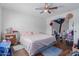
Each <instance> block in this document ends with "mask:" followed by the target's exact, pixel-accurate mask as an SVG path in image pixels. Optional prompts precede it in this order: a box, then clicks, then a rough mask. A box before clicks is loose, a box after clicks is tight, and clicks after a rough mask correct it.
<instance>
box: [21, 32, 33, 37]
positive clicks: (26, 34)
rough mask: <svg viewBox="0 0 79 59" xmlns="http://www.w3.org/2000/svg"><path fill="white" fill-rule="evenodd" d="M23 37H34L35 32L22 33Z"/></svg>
mask: <svg viewBox="0 0 79 59" xmlns="http://www.w3.org/2000/svg"><path fill="white" fill-rule="evenodd" d="M20 34H21V36H30V35H33V32H20Z"/></svg>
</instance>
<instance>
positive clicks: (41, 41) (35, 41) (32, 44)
mask: <svg viewBox="0 0 79 59" xmlns="http://www.w3.org/2000/svg"><path fill="white" fill-rule="evenodd" d="M55 41H56V39H55V36H52V35H47V34H42V33H39V34H32V35H21V38H20V43H21V44H22V45H23V46H24V48H25V50H26V51H27V52H28V53H29V55H30V56H31V55H35V54H36V53H38V52H40V51H39V49H41V48H43V47H46V46H48V45H50V44H51V43H53V42H55Z"/></svg>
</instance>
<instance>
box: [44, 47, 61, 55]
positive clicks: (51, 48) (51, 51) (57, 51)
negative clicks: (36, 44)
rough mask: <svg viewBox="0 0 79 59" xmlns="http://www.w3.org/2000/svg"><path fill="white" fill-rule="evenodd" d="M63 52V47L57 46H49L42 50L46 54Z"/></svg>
mask: <svg viewBox="0 0 79 59" xmlns="http://www.w3.org/2000/svg"><path fill="white" fill-rule="evenodd" d="M61 52H62V49H60V48H57V47H49V48H47V49H46V50H44V51H43V52H42V54H43V55H44V56H59V55H60V54H61Z"/></svg>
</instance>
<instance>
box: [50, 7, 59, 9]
mask: <svg viewBox="0 0 79 59" xmlns="http://www.w3.org/2000/svg"><path fill="white" fill-rule="evenodd" d="M57 8H58V7H52V8H49V9H57Z"/></svg>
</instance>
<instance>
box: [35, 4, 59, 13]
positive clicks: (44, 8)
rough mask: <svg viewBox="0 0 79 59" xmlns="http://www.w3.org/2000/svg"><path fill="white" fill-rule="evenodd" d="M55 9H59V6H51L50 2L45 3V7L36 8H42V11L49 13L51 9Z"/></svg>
mask: <svg viewBox="0 0 79 59" xmlns="http://www.w3.org/2000/svg"><path fill="white" fill-rule="evenodd" d="M54 9H58V6H55V7H50V6H49V5H48V3H45V5H44V7H41V8H36V10H42V11H41V12H40V13H44V12H47V13H49V14H51V10H54Z"/></svg>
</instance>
